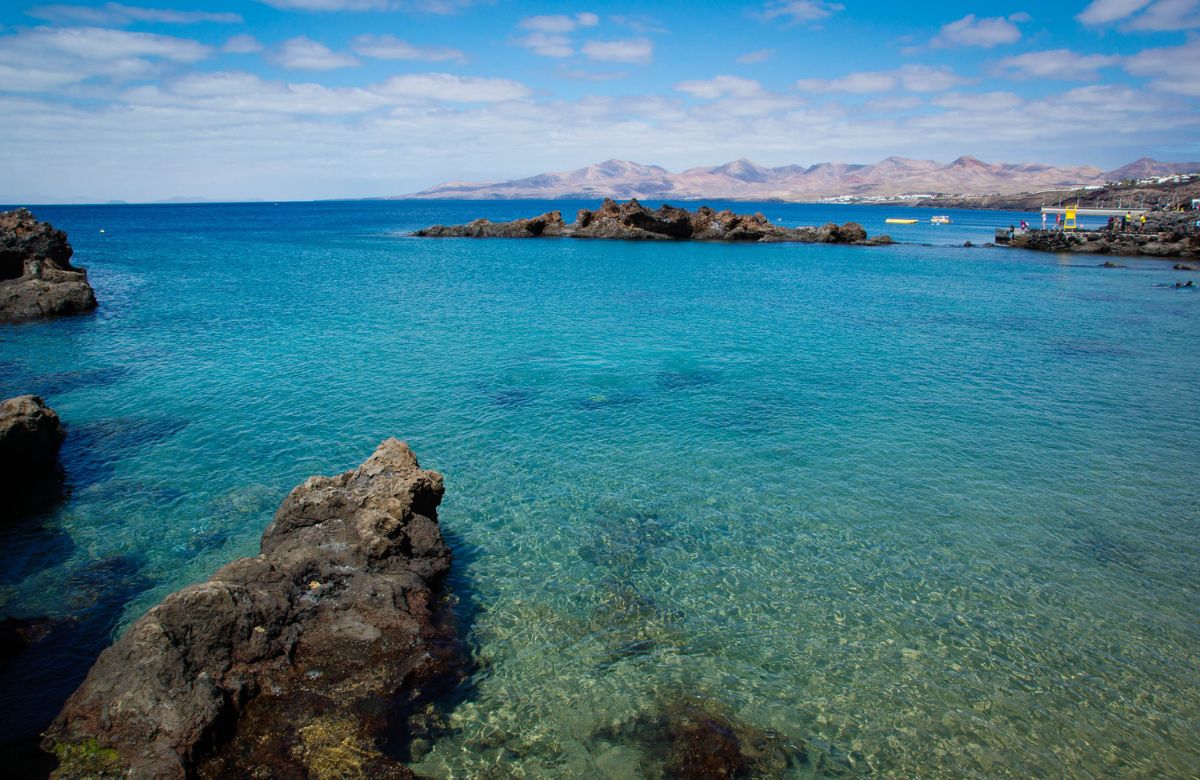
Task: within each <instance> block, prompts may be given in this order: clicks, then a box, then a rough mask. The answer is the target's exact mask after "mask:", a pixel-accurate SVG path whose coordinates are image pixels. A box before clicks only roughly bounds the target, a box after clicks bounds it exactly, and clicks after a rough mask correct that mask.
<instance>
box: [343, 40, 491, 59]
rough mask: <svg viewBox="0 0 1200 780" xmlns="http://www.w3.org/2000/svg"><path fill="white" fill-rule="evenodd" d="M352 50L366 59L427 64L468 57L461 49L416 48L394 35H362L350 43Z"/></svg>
mask: <svg viewBox="0 0 1200 780" xmlns="http://www.w3.org/2000/svg"><path fill="white" fill-rule="evenodd" d="M350 48H351V49H353V50H354V51H355V53H357V54H361V55H362V56H364V57H374V58H375V59H380V60H423V61H425V62H446V61H448V60H457V61H459V62H465V61H466V59H467V55H466V54H464V53H463V52H462V51H461V50H460V49H451V48H445V47H440V46H415V45H413V44H411V43H409V42H407V41H402V40H400V39H399V38H397V37H396V36H394V35H360V36H358V37H357V38H355V39H354V40H353V41H351V42H350Z"/></svg>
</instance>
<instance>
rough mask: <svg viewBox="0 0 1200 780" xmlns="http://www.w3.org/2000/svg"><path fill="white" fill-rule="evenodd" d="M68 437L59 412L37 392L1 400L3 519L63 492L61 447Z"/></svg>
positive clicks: (0, 511) (0, 497) (0, 505)
mask: <svg viewBox="0 0 1200 780" xmlns="http://www.w3.org/2000/svg"><path fill="white" fill-rule="evenodd" d="M65 436H66V432H65V431H64V430H63V427H62V424H61V423H60V422H59V421H58V415H57V414H55V413H54V410H53V409H51V408H50V407H49V406H46V404H45V402H44V401H42V399H41V398H39V397H37V396H36V395H21V396H17V397H16V398H9V399H8V400H7V401H3V402H0V521H5V520H11V519H13V518H14V517H18V516H20V515H23V514H26V513H27V512H29V511H32V510H33V509H35V508H36V507H37V506H39V505H41V504H43V503H45V500H46V499H48V498H54V497H56V496H57V495H58V494H59V493H61V482H62V480H61V476H62V471H61V469H60V468H59V465H58V449H59V447H60V446H61V445H62V442H63V438H64V437H65Z"/></svg>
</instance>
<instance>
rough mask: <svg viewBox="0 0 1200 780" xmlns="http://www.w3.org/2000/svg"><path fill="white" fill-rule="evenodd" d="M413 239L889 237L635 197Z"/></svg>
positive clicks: (852, 225) (829, 240) (437, 228)
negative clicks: (570, 218)
mask: <svg viewBox="0 0 1200 780" xmlns="http://www.w3.org/2000/svg"><path fill="white" fill-rule="evenodd" d="M415 235H417V236H425V237H432V238H447V237H459V238H542V237H560V238H609V239H626V240H656V241H663V240H688V241H758V242H763V243H767V242H782V241H795V242H800V243H807V244H863V245H876V244H890V243H892V239H891V238H889V237H888V236H877V237H875V238H873V239H868V238H867V231H865V230H863V228H862V226H861V225H859V224H858V223H856V222H847V223H846V224H844V225H835V224H834V223H832V222H831V223H829V224H827V225H823V226H821V227H801V228H787V227H782V226H780V225H774V224H772V223H771V221H770V220H768V219H767V218H766V217H764V216H763V215H762V214H750V215H747V214H735V213H733V212H732V211H729V210H728V209H726V210H724V211H719V212H718V211H714V210H713V209H711V208H709V207H708V206H701V207H700V208H698V209H696V211H694V212H691V211H688V210H687V209H681V208H676V207H674V206H666V205H663V206H659V207H658V208H657V209H655V210H653V211H652V210H650V209H648V208H646V207H645V206H643V205H642V204H641V203H638V201H637V199H636V198H635V199H633V200H630V201H628V202H627V203H616V202H614V201H612V200H609V199H607V198H606V199H605V200H604V203H603V205H601V206H600V208H599V209H597V210H595V211H592V210H591V209H580V210H579V213H578V214H577V215H576V217H575V221H574V222H573V223H571V224H567V223H565V222H563V218H562V212H559V211H548V212H546V213H545V214H542V215H540V216H537V217H531V218H529V219H518V220H513V221H512V222H492V221H490V220H487V219H477V220H475V221H474V222H468V223H467V224H465V225H434V226H433V227H428V228H425V229H424V230H418V231H417V232H416V233H415Z"/></svg>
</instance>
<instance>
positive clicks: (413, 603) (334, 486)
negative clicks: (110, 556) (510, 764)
mask: <svg viewBox="0 0 1200 780" xmlns="http://www.w3.org/2000/svg"><path fill="white" fill-rule="evenodd" d="M442 493H443V486H442V477H441V475H440V474H438V473H437V472H433V471H425V470H423V469H421V468H420V466H419V465H418V463H417V459H416V457H415V456H414V455H413V453H412V451H411V450H409V448H408V446H407V445H405V444H403V443H402V442H399V441H397V440H395V439H389V440H387V441H385V442H383V443H382V444H380V445H379V448H378V449H377V450H376V451H375V453H374V454H373V455H372V456H371V457H370V458H369V459H368V460H367V461H366V462H365V463H363V464H362V465H361V466H360V467H359V468H357V469H355V470H353V471H349V472H346V473H344V474H341V475H339V476H336V477H312V478H310V479H309V480H308V481H306V482H305V483H304V484H303V485H301V486H299V487H297V488H295V489H294V490H293V491H292V492H291V494H290V495H289V496H288V497H287V498H286V499H285V500H284V502H283V504H282V505H281V506H280V508H279V510H278V512H277V513H276V514H275V519H274V521H273V522H272V523H271V525H270V526H268V527H267V529H266V531H265V532H264V533H263V537H262V551H261V553H260V554H259V555H257V556H255V557H253V558H242V559H240V560H237V561H234V562H233V563H230V564H229V565H227V566H225V567H223V568H222V569H220V570H219V571H218V572H217V573H216V574H214V575H213V576H212V577H211V578H210V579H209V580H208V581H207V582H203V583H200V584H198V585H193V586H190V587H187V588H184V589H183V590H181V591H178V592H176V593H174V594H172V595H170V596H168V597H167V598H166V599H164V600H163V602H162V603H161V604H159V605H158V606H157V607H155V608H154V609H152V610H150V612H148V613H147V614H146V615H145V616H144V617H142V618H141V619H140V620H138V621H137V622H136V623H135V624H134V625H133V626H132V627H131V628H130V629H129V631H128V632H127V633H126V634H125V636H124V637H122V638H121V639H120V640H119V641H118V642H117V643H116V644H114V645H113V646H112V647H110V648H108V649H107V650H105V651H104V652H103V653H102V654H101V655H100V658H99V659H98V660H97V661H96V664H95V665H94V666H93V667H92V670H91V671H90V672H89V674H88V676H87V679H86V680H85V681H84V683H83V685H82V686H80V688H79V689H78V690H77V691H76V692H75V693H74V694H73V695H72V696H71V697H70V699H68V701H67V703H66V704H65V705H64V707H63V709H62V712H61V713H60V714H59V716H58V718H57V719H56V720H55V721H54V724H53V725H52V726H51V728H50V730H49V731H48V732H47V736H46V741H45V746H46V747H47V749H48V750H50V751H52V752H54V753H55V754H56V755H57V756H59V758H60V762H62V763H61V764H60V767H59V769H58V770H57V775H56V776H58V777H75V776H78V775H80V774H81V773H87V772H89V771H92V772H94V771H95V770H94V769H89V766H91V764H90V763H89V762H94V760H95V759H96V758H97V757H99V758H100V759H101V761H102V763H103V765H104V767H105V769H104V771H106V772H120V773H127V774H122V775H121V776H128V777H133V778H183V777H202V778H204V777H212V778H217V777H250V776H256V777H259V776H261V777H380V778H411V777H412V776H413V775H412V773H411V772H410V771H409V770H408V769H407V768H406V767H404V766H403V765H402V764H401V763H400V762H398V761H397V760H395V759H394V758H392V757H391V756H392V755H395V751H394V750H392V748H395V747H396V746H397V745H402V743H403V741H404V740H405V739H406V738H407V736H408V733H409V730H410V727H409V724H408V718H409V715H410V712H411V710H412V708H413V705H414V704H415V703H416V702H417V701H418V700H419V699H420V698H421V697H422V696H423V695H424V694H425V693H427V692H428V691H430V690H431V686H433V685H434V684H435V683H437V682H438V681H445V679H446V678H447V676H450V677H453V675H454V673H455V670H457V668H458V664H457V660H458V658H459V651H458V645H457V642H456V640H455V632H454V630H453V624H452V622H451V621H450V620H449V618H448V617H447V615H446V612H445V610H439V607H438V601H437V599H436V597H435V595H434V588H435V586H436V583H437V582H438V580H439V579H440V578H441V577H442V575H444V574H445V573H446V571H447V570H448V569H449V567H450V551H449V549H448V548H447V547H446V544H445V542H444V541H443V539H442V536H441V532H440V530H439V528H438V524H437V506H438V503H439V502H440V501H441V498H442ZM385 747H387V748H389V749H388V751H387V752H385V751H384V749H383V748H385ZM252 772H253V774H252Z"/></svg>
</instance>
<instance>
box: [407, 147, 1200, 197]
mask: <svg viewBox="0 0 1200 780" xmlns="http://www.w3.org/2000/svg"><path fill="white" fill-rule="evenodd" d="M1190 172H1200V163H1162V162H1158V161H1157V160H1152V159H1150V158H1149V157H1143V158H1141V159H1140V160H1135V161H1134V162H1132V163H1130V164H1129V165H1126V166H1123V167H1121V168H1117V169H1116V170H1113V171H1107V172H1103V171H1101V170H1099V169H1098V168H1092V167H1087V166H1076V167H1059V166H1053V165H1045V164H1043V163H1015V164H1009V163H1005V164H991V163H987V162H984V161H983V160H980V159H979V158H977V157H973V156H971V155H969V154H968V155H962V156H960V157H958V158H957V159H955V160H954V161H953V162H951V163H948V164H942V163H939V162H935V161H933V160H914V159H911V158H908V157H900V156H895V155H893V156H891V157H887V158H884V159H883V160H880V161H879V162H877V163H873V164H869V165H864V164H848V163H840V162H838V163H834V162H823V163H816V164H813V165H810V166H808V167H804V166H801V165H784V166H779V167H775V168H772V167H767V166H763V165H759V164H758V163H756V162H754V161H752V160H749V159H746V158H745V157H743V158H740V159H737V160H733V161H731V162H727V163H724V164H722V165H715V166H712V167H697V168H688V169H687V170H685V171H682V172H680V173H672V172H671V171H668V170H667V169H666V168H662V167H660V166H657V165H645V164H642V163H638V162H632V161H630V160H621V159H617V158H613V159H609V160H605V161H603V162H599V163H595V164H593V165H588V166H585V167H583V168H578V169H576V170H573V171H564V172H560V173H543V174H538V175H535V176H529V177H526V178H523V179H512V180H508V181H499V182H487V183H470V182H450V183H446V184H440V185H438V186H436V187H432V188H430V189H427V190H424V191H422V192H418V193H416V194H414V195H410V196H407V197H413V198H463V199H475V200H487V199H514V198H515V199H519V198H550V199H555V198H598V197H612V198H618V199H628V198H642V199H652V200H665V199H671V200H699V199H702V198H714V199H716V198H720V199H730V200H767V199H771V200H775V199H782V200H791V201H805V200H808V201H811V200H820V199H821V198H827V197H838V196H845V195H853V196H862V197H886V196H895V195H906V194H913V193H932V192H938V193H954V194H961V195H985V194H1001V195H1004V194H1013V193H1018V192H1038V191H1041V190H1051V189H1062V188H1064V187H1076V186H1081V185H1089V184H1102V183H1103V182H1105V181H1107V180H1111V179H1123V178H1145V177H1150V176H1163V175H1171V174H1174V173H1190Z"/></svg>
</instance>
